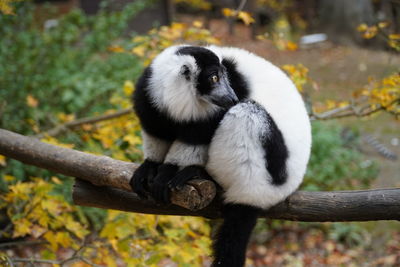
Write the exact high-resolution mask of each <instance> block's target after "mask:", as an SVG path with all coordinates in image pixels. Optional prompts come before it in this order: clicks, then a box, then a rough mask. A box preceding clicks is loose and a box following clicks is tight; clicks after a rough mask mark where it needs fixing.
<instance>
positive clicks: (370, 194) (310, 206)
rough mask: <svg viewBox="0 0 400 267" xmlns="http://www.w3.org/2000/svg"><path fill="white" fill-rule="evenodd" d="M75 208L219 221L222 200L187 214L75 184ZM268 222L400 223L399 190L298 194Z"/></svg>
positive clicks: (269, 215) (118, 192) (265, 214)
mask: <svg viewBox="0 0 400 267" xmlns="http://www.w3.org/2000/svg"><path fill="white" fill-rule="evenodd" d="M73 199H74V202H75V203H76V204H78V205H82V206H89V207H97V208H103V209H115V210H122V211H128V212H140V213H147V214H163V215H186V216H202V217H206V218H211V219H216V218H221V203H222V202H221V199H220V198H219V196H218V197H216V198H215V199H214V201H213V202H212V203H211V204H210V205H208V206H207V207H205V208H204V209H202V210H198V211H190V210H187V209H184V208H182V207H178V206H175V205H162V204H156V203H154V202H152V201H143V200H141V199H140V198H138V197H137V196H136V195H134V194H129V193H127V192H124V191H122V190H120V189H117V188H112V187H101V188H100V187H96V186H94V185H92V184H90V183H88V182H85V181H81V180H77V181H76V183H75V185H74V192H73ZM261 216H262V217H265V218H270V219H283V220H291V221H303V222H340V221H377V220H400V189H376V190H359V191H337V192H306V191H297V192H295V193H294V194H293V195H291V196H290V197H289V198H287V199H286V200H285V201H284V202H282V203H279V204H278V205H276V206H274V207H273V208H271V209H269V210H267V211H264V212H263V213H262V215H261Z"/></svg>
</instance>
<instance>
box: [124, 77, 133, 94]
mask: <svg viewBox="0 0 400 267" xmlns="http://www.w3.org/2000/svg"><path fill="white" fill-rule="evenodd" d="M133 89H134V85H133V82H132V81H129V80H128V81H125V82H124V94H125V95H126V96H130V95H132V92H133Z"/></svg>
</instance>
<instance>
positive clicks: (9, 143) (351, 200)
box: [0, 129, 400, 221]
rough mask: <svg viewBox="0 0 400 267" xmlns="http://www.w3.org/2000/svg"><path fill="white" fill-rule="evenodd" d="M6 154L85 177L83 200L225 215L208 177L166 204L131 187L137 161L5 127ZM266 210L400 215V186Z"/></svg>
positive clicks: (1, 143)
mask: <svg viewBox="0 0 400 267" xmlns="http://www.w3.org/2000/svg"><path fill="white" fill-rule="evenodd" d="M0 154H2V155H5V156H7V157H10V158H14V159H17V160H20V161H22V162H24V163H27V164H31V165H35V166H38V167H41V168H45V169H49V170H53V171H56V172H59V173H62V174H65V175H70V176H73V177H80V178H81V179H83V180H85V181H82V180H79V179H77V181H76V184H75V186H74V191H73V199H74V202H75V203H76V204H78V205H84V206H92V207H99V208H107V209H117V210H124V211H130V212H141V213H151V214H170V215H189V216H204V217H208V218H219V217H220V216H221V214H220V208H221V203H222V201H221V199H220V198H219V196H220V195H219V194H217V197H215V196H216V187H215V185H214V183H213V182H211V181H208V180H197V181H194V182H193V181H192V182H191V184H188V185H186V186H185V188H184V189H183V190H180V191H177V192H173V194H172V196H173V197H172V199H171V201H172V203H173V204H171V205H162V204H159V203H155V202H153V201H150V200H143V199H140V198H139V197H138V196H137V195H136V194H133V193H132V192H129V190H130V186H129V179H130V177H131V176H132V174H133V172H134V170H135V169H136V167H137V164H134V163H128V162H124V161H119V160H114V159H111V158H109V157H104V156H94V155H91V154H88V153H83V152H79V151H76V150H72V149H66V148H61V147H57V146H53V145H50V144H46V143H42V142H40V141H38V140H37V139H34V138H30V137H25V136H22V135H19V134H16V133H12V132H9V131H6V130H2V129H0ZM210 203H211V204H210ZM209 204H210V205H209ZM263 216H264V217H268V218H276V219H285V220H299V221H367V220H400V188H399V189H381V190H365V191H342V192H302V191H299V192H296V193H295V194H293V195H292V196H290V197H289V198H288V199H286V200H285V201H284V202H282V203H280V204H278V205H277V206H275V207H273V208H271V209H270V210H268V211H265V212H264V213H263Z"/></svg>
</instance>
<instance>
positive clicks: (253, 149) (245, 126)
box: [207, 46, 311, 208]
mask: <svg viewBox="0 0 400 267" xmlns="http://www.w3.org/2000/svg"><path fill="white" fill-rule="evenodd" d="M209 49H210V50H212V51H213V52H215V53H217V54H219V55H222V57H224V58H232V59H234V60H235V61H236V64H237V68H238V71H239V72H240V73H242V74H243V75H244V77H245V78H246V80H247V82H248V83H249V87H250V98H251V99H254V100H255V101H257V102H258V103H259V104H261V105H262V106H263V107H264V108H265V109H266V110H267V112H268V113H269V114H270V116H271V117H272V118H273V120H274V121H275V123H276V125H277V126H278V128H279V129H280V131H281V132H282V135H283V137H284V140H285V144H286V146H287V149H288V152H289V157H288V159H287V162H286V165H287V173H288V180H287V182H286V183H285V184H283V185H280V186H274V185H271V184H270V183H269V182H267V181H268V180H270V176H269V174H268V172H267V171H266V169H265V164H264V157H263V155H264V154H263V153H262V151H261V147H260V146H259V144H258V143H257V141H256V140H254V139H253V137H254V135H255V134H256V133H257V132H260V131H262V127H263V126H260V125H259V124H258V122H257V120H256V119H255V118H253V117H254V116H253V115H249V114H246V113H244V114H242V115H240V116H241V117H240V116H239V117H238V115H234V114H237V113H240V110H237V108H236V107H234V108H233V109H232V110H231V111H230V112H229V113H228V114H227V116H226V118H224V119H223V121H222V122H221V125H220V126H219V128H218V129H217V132H216V134H215V136H214V138H213V141H212V142H211V145H210V150H209V161H208V163H207V170H208V171H209V172H210V174H211V175H212V176H213V177H214V179H215V180H216V181H217V182H218V183H220V184H221V185H222V187H223V188H224V189H225V191H226V193H225V201H226V202H230V203H232V202H233V203H241V204H248V205H254V206H257V207H261V208H269V207H271V206H273V205H275V204H277V203H278V202H280V201H282V200H284V199H285V198H286V197H287V196H288V195H290V194H291V193H292V192H293V191H295V190H296V189H297V187H298V186H299V184H300V183H301V181H302V179H303V176H304V174H305V171H306V167H307V162H308V159H309V156H310V149H311V128H310V122H309V118H308V115H307V112H306V109H305V106H304V103H303V101H302V99H301V96H300V94H299V93H298V91H297V89H296V88H295V86H294V84H293V83H292V81H291V80H290V79H289V78H288V77H287V76H286V75H285V74H284V73H283V72H282V71H281V70H280V69H279V68H277V67H276V66H274V65H272V64H271V63H269V62H268V61H266V60H264V59H262V58H261V57H258V56H256V55H254V54H252V53H250V52H247V51H245V50H241V49H237V48H223V47H215V46H213V47H209ZM246 117H247V118H246ZM257 128H258V129H257ZM267 153H268V151H267Z"/></svg>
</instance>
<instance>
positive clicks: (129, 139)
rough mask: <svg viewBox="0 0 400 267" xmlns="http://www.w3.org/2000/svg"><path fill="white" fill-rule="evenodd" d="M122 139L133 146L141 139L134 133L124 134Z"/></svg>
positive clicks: (139, 142)
mask: <svg viewBox="0 0 400 267" xmlns="http://www.w3.org/2000/svg"><path fill="white" fill-rule="evenodd" d="M123 140H124V141H126V142H128V143H129V144H130V145H133V146H134V145H139V144H141V143H142V140H141V139H140V138H139V137H138V136H136V135H125V136H124V139H123Z"/></svg>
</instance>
